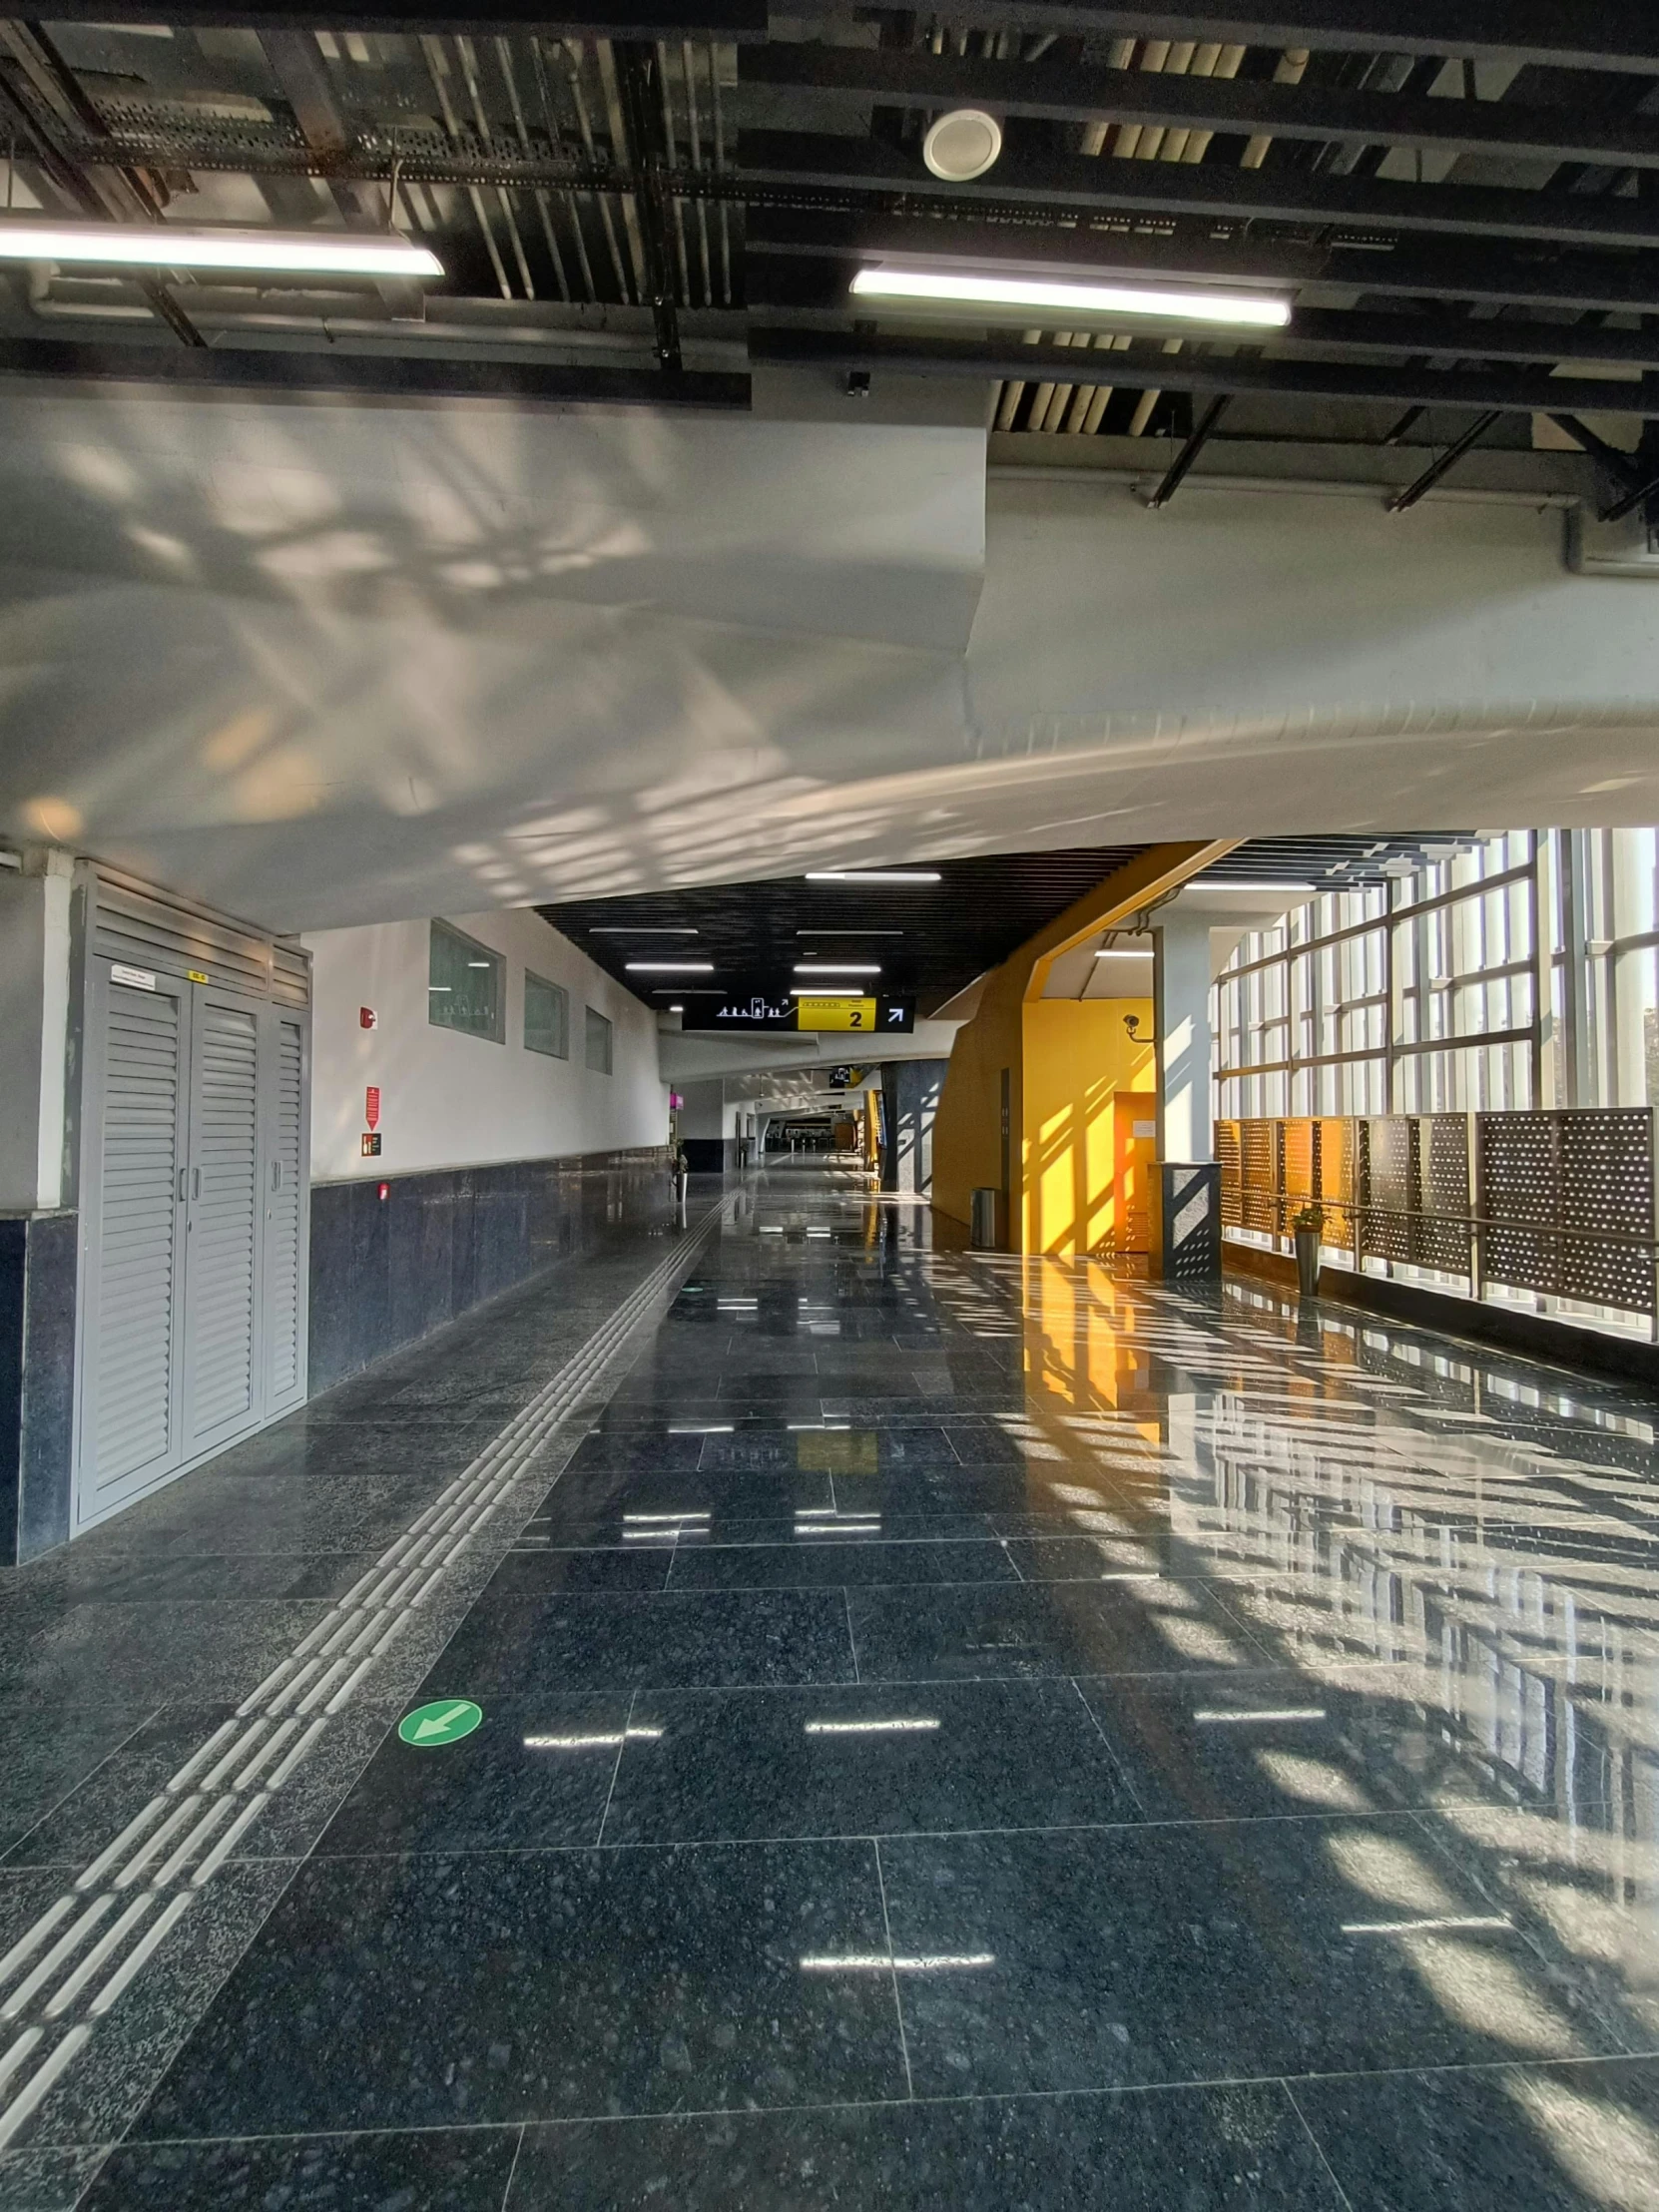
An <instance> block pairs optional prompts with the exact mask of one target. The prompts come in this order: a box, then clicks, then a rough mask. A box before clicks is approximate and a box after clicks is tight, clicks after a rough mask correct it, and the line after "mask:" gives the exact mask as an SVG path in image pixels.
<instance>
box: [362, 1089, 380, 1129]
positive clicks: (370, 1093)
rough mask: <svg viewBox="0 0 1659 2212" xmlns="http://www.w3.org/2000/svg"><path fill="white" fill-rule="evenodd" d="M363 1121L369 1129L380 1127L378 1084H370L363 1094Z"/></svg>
mask: <svg viewBox="0 0 1659 2212" xmlns="http://www.w3.org/2000/svg"><path fill="white" fill-rule="evenodd" d="M363 1119H364V1121H366V1122H367V1124H368V1126H369V1127H370V1129H378V1128H379V1126H380V1086H379V1084H378V1083H370V1084H369V1085H368V1087H367V1089H366V1090H365V1091H364V1092H363Z"/></svg>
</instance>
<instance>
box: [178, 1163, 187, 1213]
mask: <svg viewBox="0 0 1659 2212" xmlns="http://www.w3.org/2000/svg"><path fill="white" fill-rule="evenodd" d="M185 1173H186V1171H185V1169H183V1168H181V1169H180V1170H179V1204H180V1205H181V1206H182V1205H183V1204H184V1203H185Z"/></svg>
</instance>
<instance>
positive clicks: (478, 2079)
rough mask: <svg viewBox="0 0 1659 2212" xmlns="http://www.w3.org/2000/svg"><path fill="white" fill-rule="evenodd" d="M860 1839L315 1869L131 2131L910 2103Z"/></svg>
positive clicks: (871, 1868) (869, 1860) (198, 2132)
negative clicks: (866, 1964)
mask: <svg viewBox="0 0 1659 2212" xmlns="http://www.w3.org/2000/svg"><path fill="white" fill-rule="evenodd" d="M883 1948H884V1937H883V1934H882V1918H881V1895H880V1887H879V1884H878V1881H877V1878H876V1868H875V1860H874V1856H873V1853H872V1851H871V1848H870V1847H869V1846H868V1845H867V1844H794V1845H744V1846H728V1847H724V1848H722V1849H718V1850H707V1851H684V1852H681V1851H649V1852H611V1851H605V1852H593V1853H590V1852H554V1853H529V1854H512V1853H507V1854H489V1855H480V1856H476V1857H471V1858H465V1859H457V1860H442V1859H429V1858H395V1859H356V1860H312V1861H310V1862H308V1863H307V1865H306V1866H305V1867H304V1868H302V1869H301V1870H300V1872H299V1874H298V1875H297V1877H296V1878H295V1880H294V1882H293V1884H292V1886H291V1887H290V1888H289V1890H288V1891H287V1893H286V1894H285V1896H284V1897H283V1899H282V1901H281V1904H280V1905H279V1907H278V1908H277V1911H276V1912H275V1913H274V1914H273V1915H272V1917H271V1919H270V1920H269V1921H268V1922H267V1924H266V1926H265V1927H264V1928H263V1929H262V1930H261V1932H260V1934H259V1936H257V1937H256V1939H255V1941H254V1943H253V1944H252V1946H251V1947H250V1949H249V1952H248V1954H247V1955H246V1957H245V1958H244V1959H243V1961H242V1963H241V1964H240V1965H239V1966H238V1968H237V1970H236V1972H235V1973H234V1974H233V1975H232V1976H231V1978H230V1980H229V1982H228V1983H227V1985H226V1986H225V1988H224V1989H223V1990H222V1991H221V1992H220V1995H219V1996H218V1998H217V1999H216V2001H215V2003H214V2005H213V2007H212V2009H211V2010H210V2011H209V2013H208V2015H207V2017H206V2018H205V2019H204V2020H203V2021H202V2023H201V2025H200V2026H199V2027H198V2028H197V2030H196V2032H195V2033H194V2034H193V2035H192V2037H191V2039H190V2041H189V2043H188V2044H187V2045H186V2047H185V2049H184V2050H183V2051H182V2053H181V2054H180V2056H179V2059H178V2061H177V2062H176V2063H175V2065H174V2066H173V2068H172V2070H171V2071H170V2073H169V2075H168V2077H167V2079H166V2080H165V2081H164V2082H163V2084H162V2086H161V2088H160V2090H159V2091H158V2093H157V2095H156V2096H155V2098H154V2099H153V2101H152V2103H151V2105H150V2107H149V2109H148V2110H147V2111H146V2113H145V2115H144V2117H143V2120H142V2122H141V2123H140V2126H139V2128H138V2130H137V2131H136V2133H137V2135H138V2137H139V2138H140V2139H142V2140H146V2141H154V2140H165V2139H168V2138H173V2137H180V2136H183V2137H195V2138H201V2137H206V2136H215V2135H219V2136H224V2135H259V2134H288V2133H321V2132H326V2131H329V2130H334V2129H340V2128H348V2127H352V2128H360V2127H364V2126H371V2127H411V2126H420V2127H431V2126H435V2125H436V2126H441V2125H442V2124H444V2123H445V2122H446V2121H458V2120H465V2121H468V2122H485V2123H489V2122H497V2123H499V2122H508V2121H513V2120H520V2119H535V2118H544V2119H545V2118H554V2117H558V2116H560V2115H571V2116H577V2115H586V2114H594V2113H606V2112H644V2111H672V2110H674V2109H676V2108H680V2107H690V2108H692V2109H701V2110H707V2109H709V2108H710V2107H721V2106H728V2105H745V2104H810V2103H818V2102H830V2101H837V2100H843V2099H850V2098H869V2097H873V2098H882V2097H888V2096H893V2095H902V2094H903V2086H904V2074H903V2064H902V2056H901V2050H900V2044H899V2037H898V2029H897V2020H896V2016H895V2012H894V2008H893V1995H892V1981H891V1977H890V1975H888V1974H885V1973H881V1974H869V1973H863V1974H837V1973H827V1972H822V1971H817V1970H813V1969H811V1968H804V1967H803V1964H802V1961H803V1959H810V1958H816V1957H820V1956H826V1955H835V1956H840V1955H858V1956H863V1955H867V1954H870V1953H872V1952H879V1951H881V1950H882V1949H883Z"/></svg>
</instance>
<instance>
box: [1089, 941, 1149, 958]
mask: <svg viewBox="0 0 1659 2212" xmlns="http://www.w3.org/2000/svg"><path fill="white" fill-rule="evenodd" d="M1095 958H1096V959H1097V960H1150V959H1151V958H1152V954H1151V953H1150V952H1135V951H1131V950H1129V949H1128V948H1126V947H1122V946H1119V945H1108V946H1107V947H1106V949H1105V950H1104V951H1103V952H1097V953H1096V954H1095Z"/></svg>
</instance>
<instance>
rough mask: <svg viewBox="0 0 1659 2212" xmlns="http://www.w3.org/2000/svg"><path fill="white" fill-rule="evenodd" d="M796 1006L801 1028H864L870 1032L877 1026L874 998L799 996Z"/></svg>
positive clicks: (797, 1018)
mask: <svg viewBox="0 0 1659 2212" xmlns="http://www.w3.org/2000/svg"><path fill="white" fill-rule="evenodd" d="M796 1007H797V1013H796V1017H795V1019H796V1026H797V1028H799V1029H862V1030H864V1031H865V1032H866V1033H869V1032H873V1030H874V1028H875V1001H874V999H873V998H799V999H797V1000H796Z"/></svg>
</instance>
